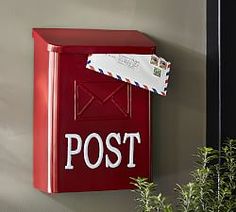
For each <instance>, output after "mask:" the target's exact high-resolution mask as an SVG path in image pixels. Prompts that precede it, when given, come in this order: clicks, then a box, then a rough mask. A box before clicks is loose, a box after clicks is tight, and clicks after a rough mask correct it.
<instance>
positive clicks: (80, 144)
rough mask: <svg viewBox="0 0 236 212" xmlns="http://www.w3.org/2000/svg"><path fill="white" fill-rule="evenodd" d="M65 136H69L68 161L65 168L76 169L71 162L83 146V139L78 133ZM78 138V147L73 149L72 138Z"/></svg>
mask: <svg viewBox="0 0 236 212" xmlns="http://www.w3.org/2000/svg"><path fill="white" fill-rule="evenodd" d="M65 138H67V162H66V166H65V169H74V166H73V165H72V164H71V160H72V155H76V154H79V152H80V151H81V148H82V139H81V137H80V136H79V135H78V134H65ZM73 138H74V139H76V140H77V147H76V149H74V150H72V139H73Z"/></svg>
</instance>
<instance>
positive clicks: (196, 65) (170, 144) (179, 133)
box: [152, 39, 206, 196]
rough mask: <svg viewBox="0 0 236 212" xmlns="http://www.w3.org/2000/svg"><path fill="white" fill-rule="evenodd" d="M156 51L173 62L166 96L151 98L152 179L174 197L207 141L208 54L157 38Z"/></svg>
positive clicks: (186, 178) (163, 190) (187, 178)
mask: <svg viewBox="0 0 236 212" xmlns="http://www.w3.org/2000/svg"><path fill="white" fill-rule="evenodd" d="M154 40H156V43H157V53H159V54H160V56H162V57H164V58H165V59H167V60H169V61H170V62H171V63H172V67H171V74H170V80H169V86H168V93H167V96H166V97H161V96H158V95H155V96H153V99H152V132H153V134H152V136H153V178H154V180H155V181H157V183H158V186H159V189H160V190H161V192H163V193H165V194H167V195H170V196H174V192H173V189H174V188H175V187H176V183H179V184H181V183H186V182H187V180H189V171H190V170H192V169H193V154H194V153H195V152H196V150H197V147H199V146H202V145H204V144H205V69H206V68H205V55H204V54H200V53H197V52H195V51H192V50H190V49H187V48H183V47H181V46H177V45H175V44H172V43H169V42H166V41H164V40H159V39H154Z"/></svg>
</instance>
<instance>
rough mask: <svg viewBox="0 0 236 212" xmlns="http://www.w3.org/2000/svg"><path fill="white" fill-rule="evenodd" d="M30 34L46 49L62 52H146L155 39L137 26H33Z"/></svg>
mask: <svg viewBox="0 0 236 212" xmlns="http://www.w3.org/2000/svg"><path fill="white" fill-rule="evenodd" d="M33 37H34V38H36V39H37V38H41V39H43V40H44V41H45V42H46V43H47V44H48V45H47V50H48V51H53V52H60V53H61V52H64V53H80V54H90V53H135V54H148V53H150V52H154V51H155V49H156V46H155V43H154V42H153V41H152V40H151V39H149V38H148V37H147V36H146V35H144V34H143V33H141V32H139V31H137V30H103V29H62V28H34V29H33Z"/></svg>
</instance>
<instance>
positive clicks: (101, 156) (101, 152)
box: [84, 133, 104, 169]
mask: <svg viewBox="0 0 236 212" xmlns="http://www.w3.org/2000/svg"><path fill="white" fill-rule="evenodd" d="M92 138H96V140H97V141H98V145H99V148H98V150H99V151H98V152H99V155H98V159H97V162H96V163H94V164H92V163H91V162H90V160H89V156H88V146H89V144H90V141H91V139H92ZM103 152H104V148H103V142H102V138H101V137H100V135H99V134H97V133H91V134H90V135H88V137H87V138H86V139H85V142H84V161H85V163H86V165H87V166H88V167H89V168H90V169H96V168H97V167H99V166H100V164H101V162H102V159H103Z"/></svg>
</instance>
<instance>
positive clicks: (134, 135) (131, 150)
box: [123, 132, 141, 168]
mask: <svg viewBox="0 0 236 212" xmlns="http://www.w3.org/2000/svg"><path fill="white" fill-rule="evenodd" d="M128 138H130V142H129V163H128V165H127V167H128V168H134V167H135V166H136V164H135V163H134V141H135V140H134V139H135V138H136V139H137V141H138V143H139V144H140V143H141V138H140V133H139V132H137V133H125V135H124V140H123V143H124V144H125V142H126V140H127V139H128Z"/></svg>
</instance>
